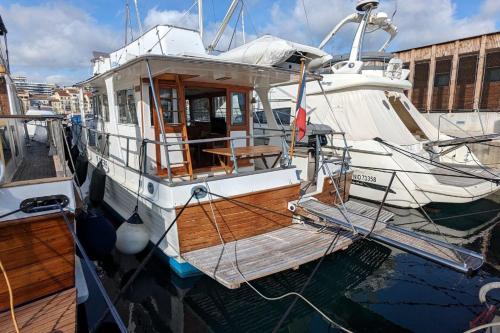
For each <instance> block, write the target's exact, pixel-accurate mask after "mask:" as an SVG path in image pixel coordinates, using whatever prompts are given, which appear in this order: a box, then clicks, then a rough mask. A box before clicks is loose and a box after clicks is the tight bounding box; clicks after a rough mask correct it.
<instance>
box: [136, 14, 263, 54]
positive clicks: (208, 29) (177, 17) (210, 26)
mask: <svg viewBox="0 0 500 333" xmlns="http://www.w3.org/2000/svg"><path fill="white" fill-rule="evenodd" d="M194 9H196V7H194ZM192 11H193V9H192V10H191V11H190V12H188V13H186V12H181V11H177V10H159V9H158V8H156V7H155V8H153V9H150V10H149V11H148V12H147V14H146V17H145V18H144V27H145V29H146V30H147V29H150V28H152V27H154V26H156V25H161V24H167V25H175V26H178V27H183V28H188V29H194V30H198V13H192ZM238 13H239V10H238V9H237V10H236V11H235V14H234V15H233V17H232V19H231V24H232V25H231V24H228V26H227V28H226V30H225V31H224V33H223V34H222V36H221V39H220V42H219V44H218V45H217V49H219V50H226V49H227V48H228V46H229V43H230V41H231V39H232V40H233V41H232V44H231V47H235V46H238V45H241V44H242V43H243V36H242V32H241V23H240V22H239V23H238V29H237V31H236V33H235V35H234V36H233V30H234V24H236V21H237V18H236V16H237V15H238ZM220 24H221V22H220V21H212V22H207V21H205V24H204V36H203V39H204V44H205V46H208V44H209V43H210V42H212V39H213V38H214V37H215V34H216V32H217V29H218V28H219V26H220ZM245 37H246V41H247V42H248V41H250V40H252V39H255V38H256V35H254V34H249V33H248V32H247V33H246V35H245Z"/></svg>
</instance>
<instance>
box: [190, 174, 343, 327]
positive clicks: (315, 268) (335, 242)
mask: <svg viewBox="0 0 500 333" xmlns="http://www.w3.org/2000/svg"><path fill="white" fill-rule="evenodd" d="M205 186H206V190H205V189H202V188H200V190H201V191H206V193H207V194H208V197H209V203H210V209H211V211H212V216H213V219H214V223H215V226H216V230H217V233H218V236H219V239H220V241H221V244H222V247H223V248H225V246H226V244H225V242H224V239H223V238H222V235H221V233H220V230H219V227H218V223H217V219H216V216H215V211H214V209H213V206H212V200H213V199H212V196H216V197H218V198H221V199H223V200H226V201H229V202H231V201H233V202H238V201H239V200H237V199H233V198H228V197H225V196H223V195H220V194H216V193H213V192H212V191H211V190H210V187H209V185H208V182H207V181H206V180H205ZM198 202H199V201H198ZM199 203H200V202H199ZM240 203H242V204H247V203H243V202H240ZM247 205H249V206H254V207H255V205H252V204H247ZM261 209H262V208H261ZM265 210H267V211H271V212H273V213H277V214H278V213H279V212H276V211H273V210H270V209H265ZM282 215H284V214H282ZM339 236H340V229H337V233H336V235H335V237H334V238H333V239H332V241H331V242H330V244H329V245H328V248H327V249H326V251H325V253H324V254H323V256H322V257H321V259H320V260H319V261H318V263H317V264H316V266H315V267H314V269H313V271H312V272H311V274H310V275H309V277H308V279H307V280H306V282H305V283H304V285H303V286H302V288H301V290H300V291H299V292H298V293H297V292H293V291H292V292H288V293H285V294H282V295H280V296H276V297H270V296H266V295H264V294H263V293H261V292H260V291H259V290H258V289H257V288H256V287H255V286H254V285H252V284H251V283H250V282H249V281H248V280H247V279H246V278H245V276H244V275H243V273H242V272H241V271H240V269H239V268H238V265H237V264H235V262H234V261H233V260H232V259H231V260H230V262H231V265H232V266H233V268H234V270H235V271H236V272H238V274H239V275H240V276H241V278H242V279H243V281H244V282H245V283H246V284H247V285H248V286H249V287H250V288H251V289H252V290H253V291H255V293H257V295H259V296H260V297H262V298H263V299H265V300H267V301H279V300H282V299H284V298H286V297H290V296H295V298H294V300H293V302H292V304H290V306H289V307H288V309H287V310H286V311H285V313H284V314H283V316H282V317H281V318H280V320H279V322H278V324H277V325H276V327H275V328H274V330H273V332H276V331H277V330H278V329H279V327H280V326H281V324H282V323H283V321H284V320H285V318H286V317H287V316H288V314H289V313H290V311H291V310H292V308H293V306H294V305H295V303H296V302H297V299H298V298H300V299H301V300H302V301H304V302H305V303H307V304H308V305H309V306H310V307H311V308H312V309H313V310H315V311H316V312H317V313H318V314H320V315H321V317H323V319H325V320H326V321H327V322H329V323H330V324H332V325H333V326H335V327H337V328H338V329H340V330H342V331H344V332H348V333H352V331H350V330H348V329H347V328H345V327H343V326H342V325H340V324H338V323H336V322H335V321H334V320H333V319H331V318H330V317H328V316H327V315H326V314H325V313H324V312H323V311H321V310H320V309H319V308H318V307H316V306H315V305H314V304H313V303H312V302H311V301H309V300H308V299H307V298H306V297H304V296H303V295H302V293H303V292H304V290H305V288H306V287H307V285H308V284H309V283H310V282H311V280H312V278H313V276H314V275H315V274H316V272H317V270H318V269H319V266H320V265H321V263H322V262H323V260H324V258H325V257H326V255H327V254H328V252H329V250H330V249H331V248H332V246H335V244H337V242H338V240H339V238H340V237H339ZM234 250H235V256H236V247H235V249H234Z"/></svg>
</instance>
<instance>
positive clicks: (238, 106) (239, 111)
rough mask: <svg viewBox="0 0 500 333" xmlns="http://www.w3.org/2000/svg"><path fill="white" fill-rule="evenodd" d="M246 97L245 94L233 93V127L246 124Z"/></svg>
mask: <svg viewBox="0 0 500 333" xmlns="http://www.w3.org/2000/svg"><path fill="white" fill-rule="evenodd" d="M245 110H246V96H245V93H243V92H233V93H231V125H243V124H245V116H246V112H245Z"/></svg>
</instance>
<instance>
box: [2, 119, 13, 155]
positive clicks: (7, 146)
mask: <svg viewBox="0 0 500 333" xmlns="http://www.w3.org/2000/svg"><path fill="white" fill-rule="evenodd" d="M0 145H1V146H2V152H3V160H4V163H5V164H7V163H8V162H9V161H10V159H11V158H12V152H11V150H10V142H9V138H8V132H7V127H5V126H2V127H0Z"/></svg>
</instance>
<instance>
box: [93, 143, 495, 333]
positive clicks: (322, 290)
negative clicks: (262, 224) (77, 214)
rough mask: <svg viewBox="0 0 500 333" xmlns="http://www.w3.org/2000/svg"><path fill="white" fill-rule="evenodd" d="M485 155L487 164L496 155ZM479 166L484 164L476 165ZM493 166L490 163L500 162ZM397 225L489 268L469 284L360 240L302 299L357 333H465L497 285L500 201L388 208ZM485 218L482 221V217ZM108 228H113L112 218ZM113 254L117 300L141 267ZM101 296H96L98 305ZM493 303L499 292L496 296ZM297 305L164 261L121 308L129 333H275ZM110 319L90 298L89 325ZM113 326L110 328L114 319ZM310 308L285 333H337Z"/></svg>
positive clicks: (268, 288)
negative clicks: (476, 256) (491, 285)
mask: <svg viewBox="0 0 500 333" xmlns="http://www.w3.org/2000/svg"><path fill="white" fill-rule="evenodd" d="M498 150H499V149H495V150H491V151H490V150H489V149H487V150H486V153H485V154H487V155H486V157H487V158H492V156H491V154H497V151H498ZM479 156H480V157H481V158H484V157H485V156H481V155H479ZM498 157H500V156H495V157H494V160H496V161H498V160H499V159H498ZM388 209H389V210H391V211H393V212H394V213H395V214H396V216H395V219H394V222H393V223H396V224H398V225H401V226H405V227H408V228H413V229H418V230H420V231H421V232H422V233H425V234H427V235H430V236H431V237H436V238H438V239H442V240H443V239H446V241H448V242H451V243H455V244H460V245H462V246H464V247H466V248H468V249H471V250H475V251H477V252H481V253H483V255H485V257H486V261H487V263H486V264H485V265H484V266H483V267H482V269H481V270H480V271H479V272H477V273H476V274H475V275H473V276H466V275H464V274H462V273H459V272H456V271H454V270H451V269H448V268H445V267H442V266H440V265H439V264H435V263H433V262H430V261H427V260H425V259H422V258H420V257H417V256H415V255H411V254H407V253H404V252H402V251H400V250H397V249H395V248H391V247H388V246H385V245H381V244H378V243H376V242H373V241H369V240H363V241H358V242H355V243H354V244H353V245H352V246H351V247H349V248H348V249H347V250H345V251H340V252H337V253H334V254H333V255H330V256H328V257H327V258H326V259H325V260H324V261H323V262H322V264H321V266H320V269H319V270H318V272H317V273H316V274H315V275H314V278H313V280H312V282H311V283H310V284H309V286H308V287H307V288H306V290H305V293H304V296H306V297H307V298H308V299H309V300H310V301H311V302H312V303H314V304H315V305H316V306H317V307H318V308H320V309H321V310H322V311H324V312H325V313H326V314H327V315H328V316H329V317H330V318H332V319H334V320H335V321H336V322H337V323H339V324H341V325H342V326H344V327H347V328H349V329H351V330H353V331H355V332H463V331H464V330H466V329H468V328H469V322H470V321H471V320H473V319H474V318H475V317H476V316H477V315H478V314H479V313H480V312H481V311H483V310H484V305H482V304H481V303H480V302H479V299H478V292H479V289H480V288H481V286H483V285H484V284H486V283H488V282H492V281H498V280H499V279H500V224H499V221H500V194H494V195H492V196H490V197H487V198H485V199H481V200H478V201H476V202H473V203H469V204H432V205H428V206H426V207H425V210H426V212H427V213H428V214H429V215H430V216H431V217H432V218H433V219H434V220H435V221H436V225H437V228H436V226H435V225H433V224H432V223H429V222H428V221H426V220H425V218H424V216H423V215H422V213H421V212H420V211H419V210H407V209H396V208H388ZM478 212H481V214H478ZM109 218H110V219H115V220H116V219H117V217H116V216H115V215H113V214H111V213H110V214H109ZM144 256H145V253H144V252H143V253H141V254H139V255H136V256H127V255H122V254H120V253H118V252H117V251H116V250H115V251H114V252H113V253H112V255H111V256H109V258H107V259H106V260H103V261H99V262H98V271H99V274H100V276H101V279H102V280H103V283H104V285H105V287H106V289H107V290H108V292H109V293H110V296H111V297H114V296H115V295H116V294H117V293H118V291H119V288H120V287H121V286H123V285H124V284H125V282H126V281H127V279H128V277H130V276H131V274H132V273H133V272H134V269H135V268H136V267H137V266H138V265H139V263H140V261H141V260H142V259H143V258H144ZM316 263H317V262H312V263H309V264H307V265H304V266H301V267H300V268H299V269H297V270H289V271H285V272H282V273H279V274H275V275H273V276H270V277H267V278H263V279H259V280H257V281H255V282H254V283H253V285H254V286H255V287H256V288H257V289H258V290H259V291H260V292H262V293H263V294H264V295H266V296H270V297H275V296H279V295H282V294H284V293H287V292H289V291H299V290H300V289H301V288H302V286H303V284H304V283H305V281H306V280H307V278H308V277H309V275H310V274H311V272H312V270H313V268H314V266H315V265H316ZM94 294H96V293H92V292H91V295H94ZM489 296H491V301H492V302H498V301H499V300H500V292H498V291H492V292H491V293H490V294H489ZM292 301H293V297H290V298H287V299H284V300H281V301H267V300H265V299H263V298H262V297H260V296H259V295H258V294H257V293H256V292H255V291H253V290H252V289H251V288H250V287H248V286H246V285H242V286H241V287H240V288H239V289H235V290H229V289H226V288H225V287H223V286H221V285H219V284H218V283H217V282H215V281H214V280H213V279H211V278H210V277H208V276H200V277H194V278H190V279H180V278H178V277H177V276H176V275H175V274H174V273H173V272H171V270H170V268H169V266H168V264H167V262H166V260H165V259H164V258H161V257H158V256H155V257H153V259H152V260H151V261H150V262H149V263H148V264H147V266H146V268H145V269H144V271H143V272H141V273H140V275H139V277H138V279H137V280H136V281H135V282H134V284H133V285H132V287H131V289H130V290H129V291H128V292H126V293H125V294H124V296H123V297H122V299H121V300H120V301H119V302H118V304H117V308H118V311H119V312H120V315H121V316H122V318H123V320H124V322H125V323H126V324H127V325H128V327H129V331H130V332H271V331H273V329H275V328H276V325H277V323H278V322H279V320H280V318H281V317H282V315H283V314H284V313H285V311H286V309H287V307H288V306H289V304H290V303H291V302H292ZM104 310H105V306H104V302H103V300H102V299H99V297H97V296H92V298H91V299H90V300H89V302H88V304H87V316H88V317H89V318H88V319H89V321H90V322H92V321H95V320H96V319H97V318H98V317H99V316H100V315H101V314H102V313H103V311H104ZM108 319H109V320H111V319H110V318H108ZM336 331H338V329H336V328H335V327H333V326H330V325H329V324H328V323H327V322H326V321H324V320H323V319H322V318H321V316H320V315H319V314H318V313H316V312H315V311H314V310H313V309H312V308H311V307H309V306H308V305H306V304H305V303H303V302H301V301H298V302H297V304H296V305H295V307H294V308H293V310H292V311H291V313H290V314H289V315H288V316H287V318H286V319H285V320H284V321H283V324H282V325H281V327H280V329H279V332H336Z"/></svg>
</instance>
